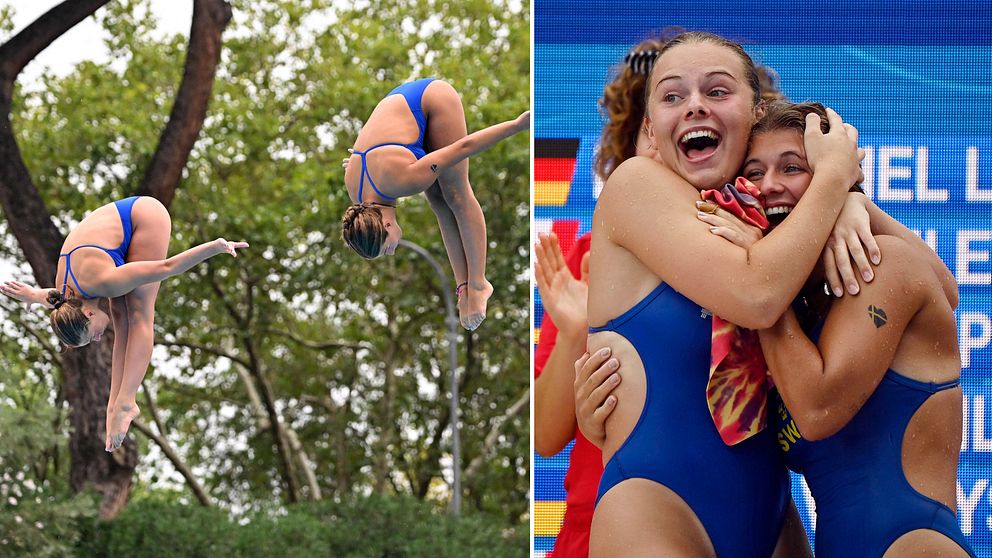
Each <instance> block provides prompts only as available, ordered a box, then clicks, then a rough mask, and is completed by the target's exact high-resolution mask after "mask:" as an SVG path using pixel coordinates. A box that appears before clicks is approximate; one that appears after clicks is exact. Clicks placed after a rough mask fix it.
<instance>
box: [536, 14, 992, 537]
mask: <svg viewBox="0 0 992 558" xmlns="http://www.w3.org/2000/svg"><path fill="white" fill-rule="evenodd" d="M799 7H801V9H800V8H799ZM534 13H535V17H534V25H535V43H534V49H535V50H534V126H535V131H536V134H535V141H536V142H537V146H538V149H537V151H536V153H535V159H536V160H535V191H534V200H535V207H534V217H535V227H534V234H535V240H536V234H537V233H539V232H544V231H551V230H554V231H555V232H556V233H558V235H559V237H562V244H563V245H564V246H565V247H566V249H567V247H569V246H571V244H572V243H573V242H574V239H575V238H576V237H577V236H578V235H582V234H584V233H585V232H588V231H589V229H590V226H591V222H590V220H591V216H592V211H593V208H594V206H595V203H596V199H597V197H598V195H599V192H600V190H601V189H602V184H601V183H600V182H599V181H598V179H596V178H595V176H594V173H593V170H592V164H593V158H594V156H595V152H596V144H597V142H598V141H599V137H600V132H601V128H602V125H603V123H604V117H603V116H602V114H601V112H600V110H599V106H598V101H599V99H600V98H601V97H602V94H603V88H604V86H605V85H606V84H607V83H608V80H609V77H610V67H611V66H612V65H614V64H617V63H618V62H620V61H621V60H622V58H623V56H624V55H625V54H626V53H627V51H628V50H629V49H630V47H631V46H632V45H633V44H635V43H637V42H639V41H640V40H642V39H644V38H646V37H648V36H650V35H652V34H657V33H658V32H660V31H662V30H663V29H665V28H667V27H669V26H680V27H683V28H685V29H688V30H703V31H712V32H716V33H718V34H721V35H723V36H726V37H728V38H730V39H733V40H736V41H738V42H740V43H741V44H743V46H744V48H745V50H747V51H748V53H749V54H750V55H751V56H752V58H754V60H755V61H756V62H758V63H761V64H763V65H766V66H768V67H770V68H772V69H773V70H774V71H775V72H776V73H777V75H778V77H779V83H780V87H781V89H782V91H783V93H784V94H785V95H786V96H787V97H788V98H789V99H790V100H793V101H804V100H811V101H819V102H822V103H823V104H825V105H827V106H829V107H831V108H834V109H835V110H837V111H838V112H839V113H840V114H841V115H842V116H843V117H844V119H845V121H847V122H850V123H852V124H854V125H855V126H856V127H857V128H858V130H859V131H860V144H861V146H862V147H864V148H865V149H866V152H867V157H866V159H865V161H864V163H863V169H864V174H865V183H864V187H865V190H866V191H867V193H868V195H869V196H870V197H871V198H872V199H873V200H874V201H875V202H876V203H877V204H878V205H879V206H880V207H882V209H884V210H885V211H886V212H888V213H889V214H890V215H892V216H893V217H895V218H896V219H898V220H899V221H901V222H902V223H904V224H905V225H906V226H908V227H909V228H911V229H913V230H915V231H917V232H919V234H920V235H921V236H922V238H923V239H924V240H925V241H926V242H927V243H928V244H929V245H930V246H931V247H932V248H933V249H934V250H935V251H936V252H937V254H938V255H939V256H940V257H941V258H942V259H943V261H944V262H945V263H946V264H947V265H948V267H949V268H950V269H951V271H952V272H953V273H954V275H955V277H956V279H957V281H958V284H959V286H960V294H961V302H960V305H959V306H958V308H957V310H956V315H957V319H958V328H959V342H960V350H961V364H962V374H961V378H962V389H963V393H964V430H963V442H962V445H961V460H960V468H959V480H958V491H957V503H958V510H957V513H958V518H959V522H960V525H961V529H962V531H963V532H964V534H965V535H966V537H967V538H968V540H969V542H970V543H971V544H972V546H973V548H974V550H975V551H976V552H977V553H978V555H979V556H992V488H990V486H989V483H990V479H992V428H990V427H989V425H988V423H987V422H986V414H987V413H986V411H990V408H992V288H990V287H992V258H990V252H992V64H990V62H992V5H990V4H989V3H987V2H970V1H967V2H966V1H953V2H939V3H936V2H885V3H880V2H854V1H839V2H836V1H835V2H830V3H823V4H822V5H814V3H808V2H807V3H799V4H796V3H794V2H784V1H778V0H775V1H771V2H768V1H765V2H760V3H757V2H736V3H724V2H713V1H702V2H695V3H692V4H671V5H669V4H667V3H664V2H662V3H647V2H625V1H611V2H581V3H578V2H566V1H561V0H536V1H535V3H534ZM542 146H543V147H542ZM542 149H543V151H544V154H543V155H542ZM535 301H536V302H535V312H534V316H535V323H534V326H535V331H536V334H535V342H536V341H537V339H539V335H540V328H541V319H542V315H543V309H542V307H541V302H540V298H539V296H538V295H537V291H536V289H535ZM990 412H992V411H990ZM570 450H571V445H570V446H569V447H568V448H566V449H565V450H564V451H563V452H562V453H561V454H559V455H558V456H556V457H554V458H551V459H544V458H541V457H539V456H536V455H535V471H534V483H535V488H534V490H535V492H534V499H535V534H536V540H535V548H534V552H535V555H536V556H543V555H544V553H546V552H549V551H550V550H551V548H552V547H553V545H554V540H555V535H556V534H557V529H558V527H559V526H560V521H561V513H562V512H563V510H564V500H565V493H564V489H563V487H562V480H563V477H564V474H565V471H566V470H567V468H568V455H569V452H570ZM793 496H794V498H795V500H796V504H797V505H798V506H799V509H800V513H801V515H802V516H803V521H804V523H805V524H806V527H807V530H808V532H809V533H810V534H811V535H812V532H813V524H814V517H815V516H814V511H813V502H812V499H811V498H809V495H808V491H807V489H806V487H805V485H804V484H803V482H802V480H801V477H799V476H794V477H793Z"/></svg>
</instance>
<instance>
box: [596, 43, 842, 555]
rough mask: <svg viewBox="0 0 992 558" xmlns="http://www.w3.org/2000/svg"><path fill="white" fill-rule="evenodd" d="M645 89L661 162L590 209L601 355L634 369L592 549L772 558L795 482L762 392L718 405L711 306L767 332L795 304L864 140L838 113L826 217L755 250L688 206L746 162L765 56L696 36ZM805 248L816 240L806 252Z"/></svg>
mask: <svg viewBox="0 0 992 558" xmlns="http://www.w3.org/2000/svg"><path fill="white" fill-rule="evenodd" d="M645 95H646V100H647V102H646V106H647V117H646V121H645V124H646V126H647V129H648V137H649V139H650V140H651V142H652V145H653V146H654V148H655V149H656V150H657V152H658V159H659V160H660V161H661V162H659V161H656V160H652V159H648V158H643V157H635V158H633V159H631V160H629V161H627V162H625V163H623V164H622V165H620V166H619V167H618V168H617V169H616V171H614V173H613V174H612V175H611V177H610V179H609V181H608V182H607V184H606V186H605V188H604V189H603V193H602V195H601V197H600V199H599V202H598V204H597V206H596V211H595V215H594V217H593V234H592V256H591V261H590V270H591V273H590V279H589V304H588V315H589V323H590V325H591V326H593V327H590V329H589V331H590V336H589V339H588V349H589V351H590V352H591V353H597V352H599V351H604V352H610V351H612V355H613V356H614V357H616V358H615V359H611V361H610V362H612V363H614V364H616V363H617V362H618V361H622V362H623V363H624V369H625V372H624V381H623V383H622V384H617V381H618V378H617V379H616V380H612V383H611V384H610V385H612V386H615V388H614V394H615V396H616V405H615V408H614V409H613V411H612V414H611V416H610V420H609V421H608V422H607V423H606V436H605V441H604V446H603V456H604V460H605V461H606V464H605V469H604V474H603V478H602V481H601V483H600V488H599V497H598V502H597V507H596V511H595V514H594V516H593V523H592V534H591V538H590V556H593V557H599V556H639V555H640V556H658V555H664V556H672V555H685V556H714V555H718V556H721V557H728V556H729V557H734V556H740V557H751V556H754V557H759V556H760V557H767V556H770V555H771V554H772V552H773V550H774V548H775V544H776V541H777V539H778V536H779V533H780V531H781V529H782V524H783V518H784V512H785V506H786V501H787V499H788V477H787V474H786V472H785V469H784V467H783V466H782V464H781V461H780V458H779V456H778V453H777V449H776V443H775V440H774V435H773V433H772V432H771V431H770V430H769V429H763V428H762V426H763V424H761V423H760V420H758V418H759V417H763V416H764V413H763V404H764V399H763V394H762V397H759V398H756V399H755V401H757V402H758V403H759V404H760V406H761V409H750V408H748V409H743V412H742V410H741V409H731V412H732V413H736V415H735V418H734V419H733V420H727V421H722V420H721V417H722V415H720V416H718V414H717V413H714V411H711V408H710V403H709V401H708V397H707V391H708V387H707V382H708V378H707V374H706V372H705V371H706V370H707V369H708V368H710V364H711V341H712V335H713V318H712V316H711V315H712V314H716V315H718V316H720V317H721V318H724V319H725V320H726V321H727V322H730V323H733V324H738V325H740V326H743V327H749V328H762V327H768V326H770V325H771V324H772V323H773V319H774V318H775V317H776V316H778V315H780V314H781V313H782V312H783V311H784V310H785V308H786V307H787V306H788V304H789V303H790V302H791V300H792V299H793V298H794V297H795V295H796V294H797V293H798V292H799V289H800V288H801V287H802V285H803V283H804V282H805V279H806V277H807V276H808V275H809V272H810V271H811V270H812V269H813V267H814V265H815V264H816V262H817V258H818V257H819V254H820V252H821V251H822V248H823V247H824V245H825V244H826V241H827V238H828V236H829V234H830V232H831V229H832V227H833V225H834V222H833V219H823V218H821V215H822V214H823V213H824V212H831V214H833V215H836V214H837V213H838V212H839V211H840V209H841V207H842V206H843V205H844V203H845V200H846V198H847V196H848V189H849V188H850V187H851V185H852V184H854V183H855V182H856V181H857V180H858V177H859V169H858V165H857V142H856V133H855V132H854V131H853V128H850V127H849V126H845V125H844V123H843V121H842V120H841V119H840V117H839V116H838V115H837V114H836V113H832V112H831V114H830V116H829V120H830V130H829V132H828V133H826V134H824V133H821V132H820V130H819V126H818V125H816V123H813V124H814V126H812V127H811V128H810V130H809V131H808V132H807V135H806V142H807V144H806V151H807V153H808V155H809V158H810V164H811V166H812V167H813V168H814V169H815V173H814V175H813V179H812V184H811V186H810V189H809V192H808V193H807V196H810V197H811V199H812V200H814V201H813V203H811V204H810V206H811V207H812V206H815V207H816V208H817V210H812V209H809V208H805V209H804V208H799V209H797V210H796V211H795V212H794V215H793V216H792V218H790V222H788V223H785V224H784V225H783V228H782V229H781V230H780V232H779V234H776V235H773V236H770V237H766V238H763V239H761V240H759V241H758V242H756V243H755V244H754V245H753V246H751V248H750V250H749V252H748V254H746V255H743V256H742V255H741V253H740V251H739V249H738V248H736V247H735V246H733V245H730V244H729V243H727V242H725V241H723V240H722V239H719V238H715V237H714V236H712V235H707V234H705V231H701V229H700V227H699V223H698V221H697V220H696V218H695V215H694V214H692V213H690V212H688V211H686V208H687V207H689V204H692V203H694V202H695V201H697V200H698V199H699V195H700V191H701V190H707V189H714V188H720V187H722V186H723V185H724V184H726V183H728V182H730V181H731V180H732V179H733V178H734V176H736V174H737V172H738V170H739V169H740V167H741V165H742V163H743V162H744V156H745V152H746V149H747V140H748V135H749V133H750V130H751V127H752V125H754V123H755V122H756V121H757V120H758V118H759V116H760V115H761V108H760V106H759V102H758V101H759V98H760V90H759V87H758V79H757V72H756V70H755V67H754V64H753V62H752V61H751V59H750V58H749V57H748V56H747V54H746V53H745V52H744V51H743V49H741V48H740V46H739V45H737V44H735V43H732V42H730V41H727V40H725V39H722V38H720V37H718V36H715V35H711V34H706V33H686V34H683V35H680V36H678V37H676V38H675V39H673V40H672V41H670V42H669V43H668V44H667V45H666V46H665V48H664V49H663V50H662V52H661V53H660V55H659V57H658V59H657V61H656V63H655V67H654V70H653V72H652V74H651V77H650V79H649V81H648V88H647V90H646V92H645ZM701 232H702V233H703V234H700V233H701ZM797 244H798V245H802V246H808V247H809V249H808V250H807V251H804V252H801V253H797V252H796V251H795V250H792V249H791V248H792V247H794V246H796V245H797ZM762 376H763V372H762ZM759 400H760V401H759ZM758 410H761V411H762V412H755V411H758ZM721 412H722V411H721ZM745 415H746V416H745ZM714 424H716V425H717V428H714Z"/></svg>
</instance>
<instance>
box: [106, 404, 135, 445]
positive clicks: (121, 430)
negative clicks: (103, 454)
mask: <svg viewBox="0 0 992 558" xmlns="http://www.w3.org/2000/svg"><path fill="white" fill-rule="evenodd" d="M138 412H139V409H138V405H137V404H135V403H133V402H132V403H118V404H117V405H114V409H113V413H112V414H111V415H110V417H109V418H110V439H109V440H108V442H109V443H108V445H107V448H106V449H107V451H114V450H115V449H117V448H119V447H121V444H123V443H124V438H125V437H126V436H127V429H128V428H129V427H130V426H131V421H132V420H134V419H135V418H136V417H137V416H138Z"/></svg>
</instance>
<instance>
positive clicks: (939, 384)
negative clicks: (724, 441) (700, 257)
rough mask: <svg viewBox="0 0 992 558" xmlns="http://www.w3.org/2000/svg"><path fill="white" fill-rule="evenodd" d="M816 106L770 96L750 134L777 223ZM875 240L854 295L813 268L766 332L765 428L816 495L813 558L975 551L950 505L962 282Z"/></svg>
mask: <svg viewBox="0 0 992 558" xmlns="http://www.w3.org/2000/svg"><path fill="white" fill-rule="evenodd" d="M822 112H823V107H822V106H820V105H817V104H811V103H808V104H799V105H794V104H790V103H773V104H772V105H770V106H769V108H768V111H767V113H766V115H765V117H764V118H763V119H762V120H761V121H760V122H759V123H758V125H757V126H755V128H754V130H753V131H752V136H751V149H750V152H749V154H748V158H747V159H748V160H747V162H746V163H745V166H744V170H743V173H742V174H743V175H744V177H746V178H748V179H749V180H751V181H752V182H753V183H754V184H755V185H757V186H759V188H760V189H761V192H762V194H764V196H765V205H766V207H768V208H770V209H769V212H770V213H775V215H777V216H779V217H778V218H776V217H775V216H774V215H772V216H770V219H772V220H773V224H774V222H775V221H776V220H777V221H779V222H781V220H782V219H785V218H786V215H788V214H789V213H791V212H792V211H793V209H794V208H795V207H797V204H798V203H801V202H800V198H802V197H803V194H804V193H805V192H806V189H807V188H808V186H809V182H810V174H809V170H808V166H807V164H806V158H805V154H804V152H803V142H802V135H801V133H802V122H803V120H804V118H805V117H806V115H807V114H810V113H813V114H822ZM864 201H865V203H867V198H865V200H864ZM875 216H876V215H873V217H875ZM877 241H878V245H879V247H880V248H881V249H882V251H883V252H884V253H885V261H884V262H882V263H881V265H879V267H878V269H877V273H876V276H875V279H874V281H872V282H871V283H870V284H865V285H863V286H862V289H861V293H860V294H859V295H858V296H857V297H845V298H843V299H839V300H836V301H832V300H831V297H829V296H826V295H825V294H824V289H823V285H824V271H823V269H821V268H817V269H815V270H814V271H813V273H812V274H811V275H810V276H809V280H808V281H807V283H806V286H805V287H804V289H803V291H802V296H801V297H800V298H799V299H797V301H796V303H795V304H793V307H792V308H790V309H789V310H787V311H786V312H785V313H784V314H782V316H781V317H780V318H779V319H778V321H777V322H775V324H774V325H773V326H772V327H770V328H768V329H764V330H762V331H761V332H760V333H759V336H760V338H761V347H762V351H763V352H764V354H765V358H766V360H767V362H768V368H769V369H770V371H771V374H772V377H773V378H774V380H775V384H776V386H777V388H778V391H779V393H780V394H781V401H779V402H778V404H776V405H773V407H772V408H771V411H772V420H771V423H772V425H773V427H774V428H775V431H776V432H777V437H778V442H779V446H780V448H781V449H782V450H783V452H784V454H785V458H786V462H787V463H788V465H789V467H790V468H792V469H793V470H795V471H797V472H801V473H802V474H803V476H804V477H805V478H806V483H807V485H808V486H809V488H810V492H811V494H812V496H813V499H814V500H815V501H816V512H817V514H816V545H815V546H816V555H817V556H822V557H824V558H833V557H841V556H855V555H857V556H867V557H872V558H876V557H877V558H881V557H883V556H885V557H892V558H894V557H900V558H901V557H913V556H946V557H955V556H956V557H966V556H971V557H972V558H974V556H975V555H974V553H973V552H972V551H971V550H970V548H969V546H968V543H967V541H966V540H965V538H964V535H963V534H962V532H961V529H960V527H959V526H958V520H957V517H956V516H955V513H954V509H955V508H956V484H955V481H956V480H957V464H958V451H959V448H960V447H961V427H962V420H963V419H962V411H961V388H960V385H959V382H960V376H961V361H960V353H959V351H958V332H957V324H956V320H955V318H954V307H956V306H957V302H958V290H957V283H956V282H955V280H954V277H953V276H952V275H951V272H950V270H948V269H947V266H946V265H944V263H943V262H942V261H941V260H940V258H939V257H937V255H936V254H935V253H934V252H933V250H931V249H930V248H929V247H928V246H927V245H926V244H925V243H924V242H923V241H922V240H921V239H920V238H919V237H917V236H916V235H914V234H912V233H910V232H909V231H906V232H905V234H903V235H902V237H901V238H900V237H895V236H879V237H878V238H877ZM783 402H784V404H783Z"/></svg>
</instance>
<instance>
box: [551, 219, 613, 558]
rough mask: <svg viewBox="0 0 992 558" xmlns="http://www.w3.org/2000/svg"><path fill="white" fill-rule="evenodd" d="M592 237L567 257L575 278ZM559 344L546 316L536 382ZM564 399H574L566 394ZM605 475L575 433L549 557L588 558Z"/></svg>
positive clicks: (593, 451) (596, 453)
mask: <svg viewBox="0 0 992 558" xmlns="http://www.w3.org/2000/svg"><path fill="white" fill-rule="evenodd" d="M590 239H591V236H590V233H586V234H584V235H582V236H580V237H579V238H578V239H577V240H576V241H575V246H574V247H573V248H572V250H571V251H570V252H569V253H568V254H567V255H566V256H565V263H566V264H567V265H568V269H569V270H570V271H571V272H572V275H574V276H575V277H576V278H579V277H580V276H581V270H580V266H581V264H582V256H584V255H585V254H586V253H587V252H589V244H590ZM557 340H558V327H557V326H555V324H554V322H552V321H551V316H549V315H548V314H547V313H546V312H545V314H544V319H543V321H542V322H541V338H540V340H539V341H538V343H537V349H535V350H534V378H537V377H538V376H540V375H541V372H542V371H543V370H544V365H545V364H546V363H547V362H548V357H550V356H551V351H552V350H553V349H554V348H555V342H556V341H557ZM562 396H563V397H572V394H571V393H563V394H562ZM602 475H603V454H602V452H601V451H600V449H599V448H597V447H596V446H594V445H592V442H590V441H589V440H587V439H586V437H585V436H583V435H582V432H580V431H579V429H578V427H576V429H575V446H574V447H573V448H572V454H571V456H569V462H568V471H567V472H566V473H565V519H564V521H563V522H562V527H561V531H559V532H558V538H557V539H556V540H555V548H554V550H552V551H551V554H550V555H549V556H554V557H556V558H574V557H581V558H586V557H587V556H589V527H590V525H591V523H592V512H593V510H594V509H595V504H596V492H597V491H598V490H599V478H600V477H601V476H602Z"/></svg>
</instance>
